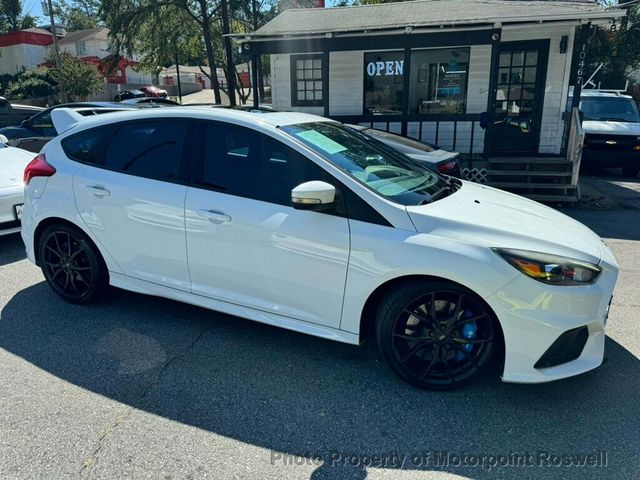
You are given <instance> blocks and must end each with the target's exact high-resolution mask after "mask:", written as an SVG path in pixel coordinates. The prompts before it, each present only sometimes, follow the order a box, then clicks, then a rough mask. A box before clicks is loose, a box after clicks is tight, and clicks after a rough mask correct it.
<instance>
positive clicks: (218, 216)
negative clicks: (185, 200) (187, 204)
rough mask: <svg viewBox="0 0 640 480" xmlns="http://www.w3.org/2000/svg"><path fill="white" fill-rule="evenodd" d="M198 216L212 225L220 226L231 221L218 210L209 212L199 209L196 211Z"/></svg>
mask: <svg viewBox="0 0 640 480" xmlns="http://www.w3.org/2000/svg"><path fill="white" fill-rule="evenodd" d="M198 215H199V216H201V217H204V218H207V219H208V220H209V221H210V222H212V223H217V224H222V223H228V222H230V221H231V217H230V216H229V215H227V214H225V213H224V212H220V211H218V210H209V209H206V208H201V209H199V210H198Z"/></svg>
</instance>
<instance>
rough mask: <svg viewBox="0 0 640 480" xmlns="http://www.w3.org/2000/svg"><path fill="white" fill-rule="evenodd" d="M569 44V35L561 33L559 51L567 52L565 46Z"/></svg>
mask: <svg viewBox="0 0 640 480" xmlns="http://www.w3.org/2000/svg"><path fill="white" fill-rule="evenodd" d="M568 46H569V36H568V35H563V36H562V38H561V39H560V53H567V47H568Z"/></svg>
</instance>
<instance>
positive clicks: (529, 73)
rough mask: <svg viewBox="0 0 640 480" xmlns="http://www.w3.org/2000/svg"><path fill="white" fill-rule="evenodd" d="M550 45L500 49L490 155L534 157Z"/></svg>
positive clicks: (509, 45)
mask: <svg viewBox="0 0 640 480" xmlns="http://www.w3.org/2000/svg"><path fill="white" fill-rule="evenodd" d="M548 54H549V42H548V41H543V42H513V43H503V44H502V45H501V46H500V57H499V58H500V60H499V65H498V71H497V73H496V74H497V83H496V96H495V98H494V103H493V109H494V110H493V125H490V126H489V128H490V131H489V134H490V136H491V142H490V149H491V152H492V153H537V152H538V146H539V142H540V124H541V121H542V107H543V100H544V87H545V80H546V79H545V77H546V73H547V59H548Z"/></svg>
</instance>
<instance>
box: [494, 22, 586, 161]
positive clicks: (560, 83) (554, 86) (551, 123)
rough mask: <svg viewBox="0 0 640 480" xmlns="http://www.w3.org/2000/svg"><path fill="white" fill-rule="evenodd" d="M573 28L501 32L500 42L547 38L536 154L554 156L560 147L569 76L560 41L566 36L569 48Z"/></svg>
mask: <svg viewBox="0 0 640 480" xmlns="http://www.w3.org/2000/svg"><path fill="white" fill-rule="evenodd" d="M574 31H575V27H574V26H571V25H567V24H565V25H555V26H554V25H545V24H541V25H536V26H535V27H529V28H523V27H518V28H517V29H507V28H505V29H503V31H502V41H503V42H512V41H519V40H534V39H536V40H537V39H549V40H550V42H549V64H548V66H547V79H546V84H545V94H544V106H543V110H542V125H541V130H540V153H550V154H558V153H560V150H561V148H562V135H563V132H564V122H563V120H562V112H563V111H564V105H565V104H566V101H567V90H568V84H569V73H570V69H571V48H569V49H568V51H567V53H564V54H561V53H560V40H561V38H562V36H563V35H568V36H569V40H570V41H569V46H571V45H573V34H574Z"/></svg>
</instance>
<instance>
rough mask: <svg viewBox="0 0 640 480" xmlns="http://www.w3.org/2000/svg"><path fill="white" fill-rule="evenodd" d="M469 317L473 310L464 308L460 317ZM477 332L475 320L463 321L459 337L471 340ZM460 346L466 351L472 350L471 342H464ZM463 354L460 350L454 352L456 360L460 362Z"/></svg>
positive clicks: (463, 356) (471, 315)
mask: <svg viewBox="0 0 640 480" xmlns="http://www.w3.org/2000/svg"><path fill="white" fill-rule="evenodd" d="M465 317H466V318H470V317H473V312H472V311H471V310H465V311H464V313H463V314H462V318H465ZM477 333H478V325H476V322H469V323H464V324H462V328H461V329H460V337H462V338H464V339H465V340H473V339H474V338H476V335H477ZM462 348H464V349H465V350H466V351H467V352H471V351H472V350H473V344H471V343H465V344H463V345H462ZM464 358H465V355H464V353H462V352H460V351H459V352H458V353H456V361H458V362H460V361H462V360H464Z"/></svg>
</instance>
